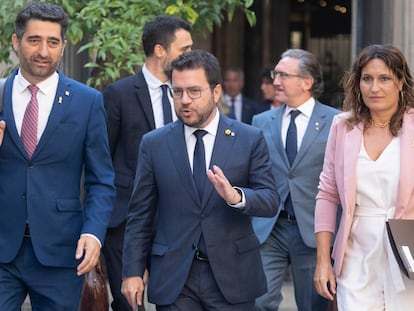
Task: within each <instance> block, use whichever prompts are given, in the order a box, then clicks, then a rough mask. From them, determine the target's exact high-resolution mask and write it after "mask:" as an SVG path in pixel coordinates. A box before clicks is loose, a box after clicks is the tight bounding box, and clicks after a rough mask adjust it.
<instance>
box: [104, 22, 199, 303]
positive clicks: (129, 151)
mask: <svg viewBox="0 0 414 311" xmlns="http://www.w3.org/2000/svg"><path fill="white" fill-rule="evenodd" d="M190 31H191V26H190V24H189V23H187V22H186V21H184V20H182V19H179V18H176V17H173V16H170V15H161V16H158V17H156V18H155V19H153V20H151V21H149V22H147V23H146V25H145V27H144V30H143V35H142V46H143V49H144V52H145V55H146V60H145V64H144V66H143V67H142V69H141V70H139V71H138V72H137V73H136V74H135V75H133V76H129V77H126V78H124V79H121V80H118V81H116V82H115V83H113V84H111V85H109V86H108V87H106V89H105V90H104V92H103V94H104V101H105V107H106V111H107V120H108V136H109V146H110V148H111V155H112V161H113V164H114V169H115V186H116V190H117V196H116V201H115V205H114V211H113V213H112V218H111V221H110V223H109V228H108V230H107V234H106V239H105V244H104V255H105V259H106V265H107V268H108V269H107V270H108V276H109V283H110V285H111V291H112V296H113V297H114V300H113V302H112V309H113V310H114V311H130V310H131V308H130V306H129V304H128V302H127V301H126V299H125V298H124V297H123V295H122V294H121V291H120V289H121V281H122V280H121V274H122V272H121V270H122V269H121V265H122V247H123V239H124V231H125V224H126V217H127V211H128V202H129V199H130V196H131V193H132V187H133V184H134V178H135V170H136V166H137V161H138V146H139V144H140V142H141V138H142V136H143V135H144V134H145V133H147V132H149V131H151V130H153V129H155V128H159V127H162V126H163V125H165V124H167V123H169V122H172V121H174V120H176V119H177V118H176V116H175V113H174V109H172V100H171V102H170V99H169V97H170V96H169V92H168V88H169V87H170V81H169V79H170V77H169V76H170V72H171V61H172V60H173V59H175V58H177V56H178V55H180V54H182V53H184V52H187V51H189V50H191V47H192V45H193V41H192V38H191V34H190Z"/></svg>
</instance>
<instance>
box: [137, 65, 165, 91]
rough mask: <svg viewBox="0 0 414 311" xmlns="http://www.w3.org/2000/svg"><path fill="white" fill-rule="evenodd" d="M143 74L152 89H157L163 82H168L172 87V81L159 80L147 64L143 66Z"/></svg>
mask: <svg viewBox="0 0 414 311" xmlns="http://www.w3.org/2000/svg"><path fill="white" fill-rule="evenodd" d="M142 74H143V75H144V78H145V81H146V82H147V85H148V87H149V88H150V89H153V90H155V89H157V88H159V87H160V85H162V84H167V85H168V87H171V82H170V81H167V82H161V81H160V80H158V78H157V77H156V76H154V75H153V74H152V73H151V72H150V71H149V70H148V68H147V66H145V64H144V65H143V66H142Z"/></svg>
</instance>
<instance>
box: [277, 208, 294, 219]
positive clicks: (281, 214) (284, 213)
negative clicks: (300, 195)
mask: <svg viewBox="0 0 414 311" xmlns="http://www.w3.org/2000/svg"><path fill="white" fill-rule="evenodd" d="M279 218H283V219H287V220H288V221H296V217H295V215H289V213H288V212H286V211H285V210H281V211H280V213H279Z"/></svg>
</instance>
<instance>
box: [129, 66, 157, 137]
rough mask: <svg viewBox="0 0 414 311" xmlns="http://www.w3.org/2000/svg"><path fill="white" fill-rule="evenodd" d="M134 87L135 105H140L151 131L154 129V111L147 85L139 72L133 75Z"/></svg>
mask: <svg viewBox="0 0 414 311" xmlns="http://www.w3.org/2000/svg"><path fill="white" fill-rule="evenodd" d="M134 87H135V91H136V96H137V103H139V105H141V108H142V110H143V111H144V115H145V117H146V119H147V121H148V124H149V125H150V127H151V129H155V119H154V111H153V110H152V104H151V96H150V94H149V91H148V85H147V82H146V81H145V78H144V74H143V73H142V71H139V72H138V73H137V74H136V75H135V79H134Z"/></svg>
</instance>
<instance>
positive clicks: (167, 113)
mask: <svg viewBox="0 0 414 311" xmlns="http://www.w3.org/2000/svg"><path fill="white" fill-rule="evenodd" d="M161 89H162V113H163V115H164V125H166V124H167V123H170V122H172V111H171V104H170V100H169V99H168V85H167V84H162V85H161Z"/></svg>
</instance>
